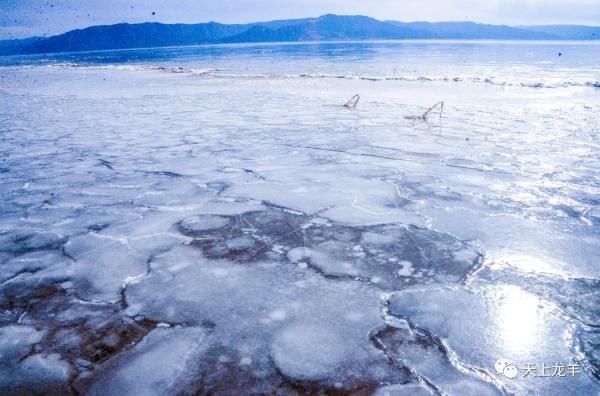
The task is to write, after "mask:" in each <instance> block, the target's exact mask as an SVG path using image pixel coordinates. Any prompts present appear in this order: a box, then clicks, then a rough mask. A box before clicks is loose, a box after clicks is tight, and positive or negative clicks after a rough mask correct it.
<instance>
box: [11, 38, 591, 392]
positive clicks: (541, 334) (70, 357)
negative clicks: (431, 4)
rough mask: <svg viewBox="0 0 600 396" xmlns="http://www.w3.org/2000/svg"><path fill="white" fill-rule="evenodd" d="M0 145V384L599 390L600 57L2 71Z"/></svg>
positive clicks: (451, 55)
mask: <svg viewBox="0 0 600 396" xmlns="http://www.w3.org/2000/svg"><path fill="white" fill-rule="evenodd" d="M559 53H560V54H561V56H559ZM355 94H359V95H360V101H359V103H358V105H357V106H356V108H354V109H352V108H346V107H344V106H343V104H344V103H345V102H346V101H347V100H348V99H350V98H351V97H352V96H353V95H355ZM440 101H444V108H443V112H442V113H441V114H440V112H437V111H432V112H431V113H430V114H429V117H428V119H427V120H421V119H418V116H420V115H421V114H423V113H424V112H425V110H427V108H428V107H429V106H431V105H433V104H435V103H437V102H440ZM0 139H1V140H0V326H1V327H0V393H2V394H30V393H31V392H34V391H36V392H38V393H50V394H86V395H88V394H89V395H95V394H98V395H101V394H102V395H105V394H114V395H125V394H139V395H165V394H167V395H175V394H223V395H230V394H249V393H253V394H263V393H269V394H304V393H319V392H321V393H339V394H348V393H355V394H361V395H362V394H374V393H376V394H378V395H385V394H390V395H405V394H407V395H421V394H423V395H429V394H433V395H435V394H447V395H459V396H460V395H488V394H527V393H529V394H540V395H542V394H543V395H557V396H558V395H561V396H562V395H571V394H572V395H575V394H580V395H584V394H585V395H593V394H597V393H598V392H599V391H600V331H599V329H600V265H599V263H600V154H599V153H600V43H578V42H560V43H558V42H557V43H554V42H539V43H532V42H512V43H511V42H372V43H327V44H325V43H324V44H291V45H244V46H212V47H186V48H166V49H160V50H156V49H154V50H152V49H149V50H131V51H116V52H96V53H82V54H58V55H53V56H26V57H4V58H2V57H0Z"/></svg>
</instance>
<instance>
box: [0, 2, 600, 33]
mask: <svg viewBox="0 0 600 396" xmlns="http://www.w3.org/2000/svg"><path fill="white" fill-rule="evenodd" d="M153 12H154V15H153V14H152V13H153ZM326 13H337V14H361V15H369V16H372V17H375V18H378V19H394V20H400V21H416V20H427V21H449V20H452V21H464V20H472V21H476V22H484V23H497V24H509V25H519V24H555V23H559V24H570V23H576V24H588V25H600V0H446V1H441V0H405V1H398V0H370V1H369V0H299V1H283V0H239V1H230V0H210V1H207V0H179V1H168V2H167V1H164V0H163V1H159V0H138V1H123V0H54V1H53V0H0V39H7V38H22V37H28V36H33V35H52V34H57V33H61V32H64V31H67V30H71V29H75V28H81V27H86V26H90V25H98V24H112V23H118V22H131V23H135V22H146V21H157V22H166V23H172V22H183V23H197V22H206V21H210V20H214V21H219V22H225V23H238V22H239V23H243V22H255V21H264V20H271V19H285V18H300V17H311V16H319V15H322V14H326Z"/></svg>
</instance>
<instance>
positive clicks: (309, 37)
mask: <svg viewBox="0 0 600 396" xmlns="http://www.w3.org/2000/svg"><path fill="white" fill-rule="evenodd" d="M401 39H457V40H463V39H464V40H466V39H471V40H485V39H487V40H600V27H593V26H575V25H552V26H518V27H511V26H505V25H485V24H480V23H474V22H438V23H430V22H411V23H406V22H396V21H379V20H377V19H374V18H370V17H366V16H340V15H332V14H328V15H323V16H321V17H318V18H306V19H290V20H280V21H270V22H258V23H250V24H234V25H226V24H221V23H217V22H208V23H199V24H192V25H189V24H162V23H139V24H127V23H119V24H116V25H108V26H92V27H88V28H85V29H77V30H72V31H70V32H67V33H64V34H60V35H57V36H52V37H44V38H42V37H33V38H28V39H23V40H6V41H0V55H13V54H35V53H53V52H71V51H96V50H113V49H126V48H148V47H166V46H180V45H197V44H221V43H256V42H298V41H334V40H401Z"/></svg>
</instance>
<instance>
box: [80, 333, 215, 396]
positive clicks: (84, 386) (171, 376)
mask: <svg viewBox="0 0 600 396" xmlns="http://www.w3.org/2000/svg"><path fill="white" fill-rule="evenodd" d="M205 338H206V333H205V331H204V330H202V329H198V328H182V329H172V328H157V329H156V330H153V331H152V332H151V333H149V334H148V335H147V336H146V337H145V338H144V339H143V340H142V341H140V342H139V343H138V344H136V345H135V346H134V347H133V348H132V349H131V350H129V351H127V352H125V353H123V354H121V355H118V356H116V357H115V358H113V359H111V360H109V361H108V362H106V363H105V364H103V365H102V366H100V368H98V369H96V370H95V371H94V372H93V373H92V374H91V377H90V378H88V379H83V380H82V381H80V382H79V383H78V384H77V387H78V388H79V389H81V390H83V391H84V393H85V394H88V395H107V394H113V395H117V394H118V395H124V394H136V395H140V396H153V395H164V394H179V393H187V392H189V391H190V390H191V389H193V388H192V387H193V386H194V385H197V383H196V381H197V378H198V375H199V374H200V371H199V370H200V366H199V362H201V361H202V352H203V350H204V348H205V346H206V344H205Z"/></svg>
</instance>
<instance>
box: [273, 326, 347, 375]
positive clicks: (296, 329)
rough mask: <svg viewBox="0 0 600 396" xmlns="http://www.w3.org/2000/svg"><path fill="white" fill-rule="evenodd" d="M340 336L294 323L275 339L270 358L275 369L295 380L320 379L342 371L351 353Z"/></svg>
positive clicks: (330, 331)
mask: <svg viewBox="0 0 600 396" xmlns="http://www.w3.org/2000/svg"><path fill="white" fill-rule="evenodd" d="M343 337H344V335H343V333H339V332H337V331H335V330H334V329H330V328H327V327H322V326H319V325H312V324H296V325H293V326H291V327H289V328H286V329H284V330H283V331H281V332H280V333H279V334H277V335H276V336H275V339H274V341H273V343H272V344H271V356H272V357H273V361H274V362H275V365H277V368H278V369H279V370H281V371H282V372H283V373H284V374H285V375H286V376H288V377H290V378H293V379H296V380H321V379H325V378H328V377H330V376H332V375H333V373H334V371H335V370H337V369H340V368H342V366H343V365H344V361H345V360H346V358H347V356H349V355H351V354H352V350H351V349H349V348H348V344H347V343H346V342H345V341H344V340H343Z"/></svg>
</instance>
